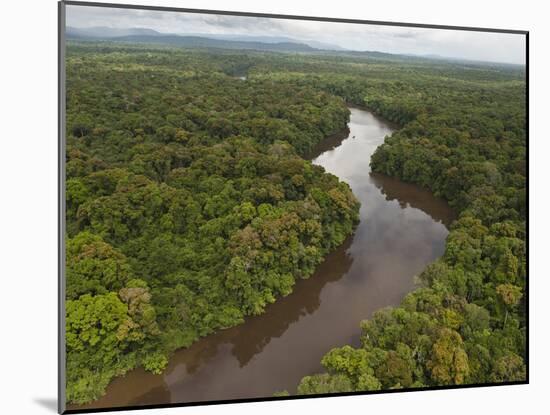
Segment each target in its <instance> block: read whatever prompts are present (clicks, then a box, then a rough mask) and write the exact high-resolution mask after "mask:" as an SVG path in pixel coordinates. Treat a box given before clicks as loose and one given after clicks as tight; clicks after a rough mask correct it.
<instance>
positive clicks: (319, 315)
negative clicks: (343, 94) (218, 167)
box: [74, 108, 453, 409]
mask: <svg viewBox="0 0 550 415" xmlns="http://www.w3.org/2000/svg"><path fill="white" fill-rule="evenodd" d="M350 110H351V119H350V122H349V125H348V128H349V132H347V136H346V137H336V136H331V137H329V139H327V140H326V143H325V142H324V143H321V144H320V146H322V145H324V146H325V149H324V150H323V151H322V152H320V153H319V154H318V155H315V156H314V157H313V158H312V163H313V164H316V165H319V166H322V167H323V168H324V169H325V170H326V171H328V172H330V173H332V174H334V175H336V176H337V177H338V178H339V179H341V180H343V181H345V182H347V183H348V184H349V185H350V186H351V188H352V190H353V192H354V194H355V195H356V197H357V198H358V199H359V200H360V201H361V203H362V207H361V211H360V223H359V225H358V227H357V228H356V231H355V233H354V235H353V236H351V237H349V238H348V239H347V240H346V241H345V242H344V244H343V245H341V246H340V247H339V248H337V249H336V250H335V251H334V252H332V253H330V254H329V255H328V256H327V257H326V258H325V260H324V261H323V263H322V264H321V265H319V266H318V267H317V269H316V271H315V273H314V275H313V276H312V277H310V278H309V279H307V280H301V281H298V282H297V283H296V285H295V287H294V290H293V292H292V293H291V294H290V295H288V296H287V297H284V298H280V299H278V300H277V302H275V303H274V304H271V305H269V306H267V307H266V310H265V313H264V314H262V315H260V316H256V317H251V318H247V319H246V320H245V323H243V324H241V325H239V326H236V327H233V328H230V329H227V330H222V331H220V332H218V333H215V334H213V335H210V336H207V337H205V338H203V339H200V340H199V341H197V342H196V343H194V344H193V345H191V346H190V347H189V348H187V349H181V350H179V351H177V352H176V353H174V356H173V357H172V358H171V360H170V362H169V364H168V367H167V368H166V370H165V372H164V373H163V374H161V375H154V374H151V373H149V372H145V371H144V370H142V369H137V370H133V371H131V372H129V373H128V374H127V375H126V376H123V377H120V378H117V379H115V380H114V381H113V382H112V383H111V384H110V385H109V387H108V388H107V393H106V395H105V396H104V397H102V398H100V399H99V400H98V401H95V402H93V403H91V404H89V405H84V406H79V407H78V408H82V409H84V408H101V407H108V406H127V405H147V404H161V403H169V402H173V403H178V402H196V401H205V400H219V399H224V400H226V399H240V398H254V397H267V396H271V395H272V394H273V393H274V392H276V391H279V390H284V389H286V390H288V391H289V392H291V393H294V392H295V390H294V388H295V386H296V385H297V384H298V382H299V380H300V379H301V378H302V377H303V376H305V375H308V374H312V373H315V372H318V371H319V370H320V369H321V366H320V363H319V362H320V360H321V357H322V356H323V355H324V354H325V353H326V352H327V351H328V350H330V349H331V348H333V347H336V346H341V345H344V344H348V343H351V344H355V345H357V344H358V342H359V337H358V336H359V330H358V325H359V322H360V321H361V320H363V319H365V318H368V317H369V316H370V315H371V314H372V313H373V312H374V311H375V310H378V309H380V308H382V307H386V306H389V305H396V304H398V303H399V302H400V301H401V299H402V298H403V296H404V295H406V294H407V293H408V292H409V291H411V290H412V289H413V288H414V276H415V275H417V274H418V273H419V272H421V271H422V270H423V269H424V268H425V266H426V265H427V264H429V263H430V262H432V261H433V260H435V259H436V258H437V257H438V256H440V255H441V254H442V252H443V249H444V246H445V238H446V236H447V233H448V230H447V228H446V225H447V224H448V223H449V222H450V221H451V220H452V218H453V213H452V211H451V209H450V208H449V207H448V205H446V204H445V203H444V202H443V201H442V200H440V199H437V198H435V197H433V195H431V193H429V192H427V191H426V190H424V189H421V188H419V187H417V186H414V185H409V184H406V183H403V182H399V181H396V180H395V179H390V178H386V177H383V176H380V175H372V174H370V169H369V168H368V162H369V160H370V155H371V154H372V152H374V150H375V149H376V148H377V146H378V145H380V144H381V143H382V142H383V140H384V137H385V136H386V135H387V134H390V133H391V132H392V131H393V130H392V128H391V126H390V125H388V124H385V123H384V122H383V121H382V120H380V119H379V118H378V117H375V116H374V115H373V114H371V113H368V112H366V111H363V110H359V109H357V108H350ZM74 408H76V407H74Z"/></svg>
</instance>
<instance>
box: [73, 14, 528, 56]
mask: <svg viewBox="0 0 550 415" xmlns="http://www.w3.org/2000/svg"><path fill="white" fill-rule="evenodd" d="M66 16H67V22H66V23H67V26H72V27H79V28H86V27H96V26H107V27H113V28H135V27H141V28H150V29H154V30H156V31H158V32H161V33H177V34H186V33H194V34H197V33H204V34H233V35H253V36H285V37H290V38H294V39H297V40H316V41H320V42H324V43H330V44H333V45H337V46H340V47H343V48H346V49H351V50H358V51H364V50H370V51H373V50H375V51H380V52H388V53H406V54H418V55H432V54H435V55H440V56H445V57H454V58H464V59H473V60H482V61H491V62H506V63H525V36H524V35H517V34H502V33H486V32H470V31H461V30H442V29H419V28H407V27H394V26H377V25H366V24H351V23H333V22H317V21H315V22H313V21H301V20H290V19H273V18H262V17H242V16H223V15H212V14H196V13H180V12H163V11H152V10H132V9H116V8H105V7H90V6H70V5H68V6H67V13H66Z"/></svg>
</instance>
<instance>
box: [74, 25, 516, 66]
mask: <svg viewBox="0 0 550 415" xmlns="http://www.w3.org/2000/svg"><path fill="white" fill-rule="evenodd" d="M65 34H66V36H67V38H68V39H72V40H102V41H122V42H137V43H154V44H165V45H171V46H180V47H195V48H219V49H246V50H259V51H274V52H294V53H330V54H336V55H347V56H353V57H366V56H369V57H374V58H384V59H398V60H403V59H406V60H411V59H421V60H426V59H429V60H438V61H447V62H454V63H464V64H486V65H504V66H517V65H516V64H506V63H496V62H485V61H473V60H468V59H462V58H455V57H447V56H441V55H436V54H407V53H388V52H380V51H374V50H372V51H369V50H365V51H358V50H351V49H345V48H343V47H341V46H338V45H334V44H330V43H324V42H319V41H316V40H303V39H295V38H291V37H286V36H266V35H242V34H214V33H185V34H176V33H161V32H158V31H156V30H154V29H150V28H144V27H132V28H113V27H107V26H95V27H88V28H78V27H72V26H68V27H67V28H66V31H65Z"/></svg>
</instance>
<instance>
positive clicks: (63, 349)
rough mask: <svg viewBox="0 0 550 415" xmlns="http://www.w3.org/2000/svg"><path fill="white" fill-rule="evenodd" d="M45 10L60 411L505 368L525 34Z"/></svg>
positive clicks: (228, 15)
mask: <svg viewBox="0 0 550 415" xmlns="http://www.w3.org/2000/svg"><path fill="white" fill-rule="evenodd" d="M59 25H60V32H59V34H60V37H59V40H60V42H59V43H60V44H59V47H60V49H59V58H60V72H59V79H60V97H59V101H60V102H59V103H60V120H59V121H60V169H59V171H60V178H59V180H60V184H59V186H60V241H59V243H60V248H59V251H60V284H59V286H60V315H59V318H60V349H59V361H60V371H59V402H60V408H59V410H60V412H67V413H69V412H72V413H75V412H89V411H94V410H105V409H116V408H118V409H139V408H151V407H165V406H182V405H190V404H200V403H205V404H206V403H213V402H215V403H223V402H232V401H241V402H242V401H257V400H268V399H269V400H272V399H296V398H306V397H316V396H332V395H334V396H337V395H348V394H368V393H381V392H390V391H391V392H395V391H416V390H424V389H438V388H456V387H472V386H489V385H502V384H522V383H527V382H528V373H527V372H528V371H527V366H528V348H527V338H528V315H527V308H528V307H527V305H528V277H527V275H528V273H527V267H528V264H527V255H528V251H527V213H528V212H527V211H528V209H527V207H528V204H527V155H528V133H527V120H528V107H527V94H528V79H527V74H528V71H527V56H528V33H527V32H523V31H512V30H500V29H479V28H464V27H448V26H428V25H423V24H405V23H388V22H371V21H358V20H345V19H337V18H332V17H330V16H328V17H323V18H317V17H315V18H313V17H303V16H281V15H262V14H252V13H244V12H243V13H241V12H239V13H236V12H223V11H208V10H189V9H172V8H161V7H158V8H157V7H146V6H130V5H114V4H101V3H84V2H72V1H67V2H61V3H59ZM488 25H490V22H488Z"/></svg>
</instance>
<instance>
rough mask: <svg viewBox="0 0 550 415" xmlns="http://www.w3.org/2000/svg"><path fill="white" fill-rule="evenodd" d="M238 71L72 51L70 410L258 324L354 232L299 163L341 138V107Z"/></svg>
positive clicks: (346, 200)
mask: <svg viewBox="0 0 550 415" xmlns="http://www.w3.org/2000/svg"><path fill="white" fill-rule="evenodd" d="M239 61H240V60H239V58H238V57H237V58H235V57H229V58H227V59H221V60H220V59H217V58H214V57H209V56H208V55H204V54H201V55H196V54H192V53H190V54H187V53H176V52H173V51H172V52H170V53H163V52H157V53H155V54H152V53H151V52H147V51H142V50H141V49H137V50H130V51H124V50H120V49H112V50H111V49H108V48H107V49H105V48H101V47H100V48H96V47H94V46H86V47H82V48H79V47H70V48H69V50H68V61H67V205H66V207H67V300H68V301H67V354H68V356H67V362H68V365H67V373H68V384H67V397H68V400H69V401H72V402H76V403H82V402H86V401H90V400H92V399H95V398H97V397H99V396H100V395H101V394H102V393H103V390H104V388H105V386H106V385H107V383H108V382H109V381H110V379H111V378H112V377H113V376H116V375H119V374H122V373H124V372H125V371H127V370H129V369H131V368H133V367H136V366H138V365H141V366H143V367H145V368H146V369H147V370H151V371H153V372H158V373H160V372H161V371H162V369H163V368H164V366H165V365H166V362H167V357H168V356H169V354H170V352H172V351H173V350H175V349H177V348H181V347H186V346H189V345H190V344H191V343H192V342H194V341H195V340H197V339H198V338H199V337H201V336H205V335H207V334H209V333H212V332H213V331H214V330H216V329H220V328H225V327H230V326H233V325H236V324H239V323H240V322H242V321H243V318H244V317H245V316H247V315H253V314H259V313H262V312H263V310H264V308H265V306H266V305H267V304H269V303H271V302H273V301H275V299H276V298H277V297H278V296H284V295H287V294H289V293H290V292H291V291H292V286H293V285H294V283H295V282H296V280H297V279H300V278H308V277H309V276H310V275H311V274H312V273H313V270H314V269H315V267H316V265H317V264H319V263H320V262H321V261H322V259H323V257H324V255H325V254H326V253H328V252H329V251H330V250H332V249H333V248H334V247H336V246H338V245H339V244H341V243H342V242H343V240H344V238H345V237H346V236H347V235H349V234H350V233H351V232H352V229H353V226H354V224H355V222H356V221H357V213H358V209H359V206H358V202H357V201H356V199H355V197H354V196H353V194H352V193H351V191H350V189H349V187H348V186H347V185H346V184H344V183H341V182H339V181H338V179H337V178H336V177H334V176H332V175H330V174H326V173H324V171H323V169H322V168H320V167H316V166H313V165H311V164H310V163H309V162H306V161H304V160H303V159H302V158H300V157H299V155H300V154H304V153H306V152H308V151H309V150H311V148H312V147H313V146H314V145H315V144H316V143H318V142H319V141H321V140H322V139H323V138H324V137H326V136H328V135H330V134H332V133H334V132H337V131H340V130H342V129H343V128H345V126H346V122H347V120H348V117H349V111H348V109H347V108H346V106H345V105H344V102H343V100H342V99H341V98H338V97H335V96H332V95H329V94H327V93H325V92H322V91H319V90H316V89H314V88H311V87H307V86H303V87H296V85H292V84H285V83H277V85H273V84H272V83H271V82H270V81H257V82H243V81H241V80H239V79H235V78H233V77H231V76H229V75H227V74H226V72H228V71H231V70H235V68H234V65H235V64H236V63H238V62H239ZM237 69H238V68H237Z"/></svg>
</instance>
